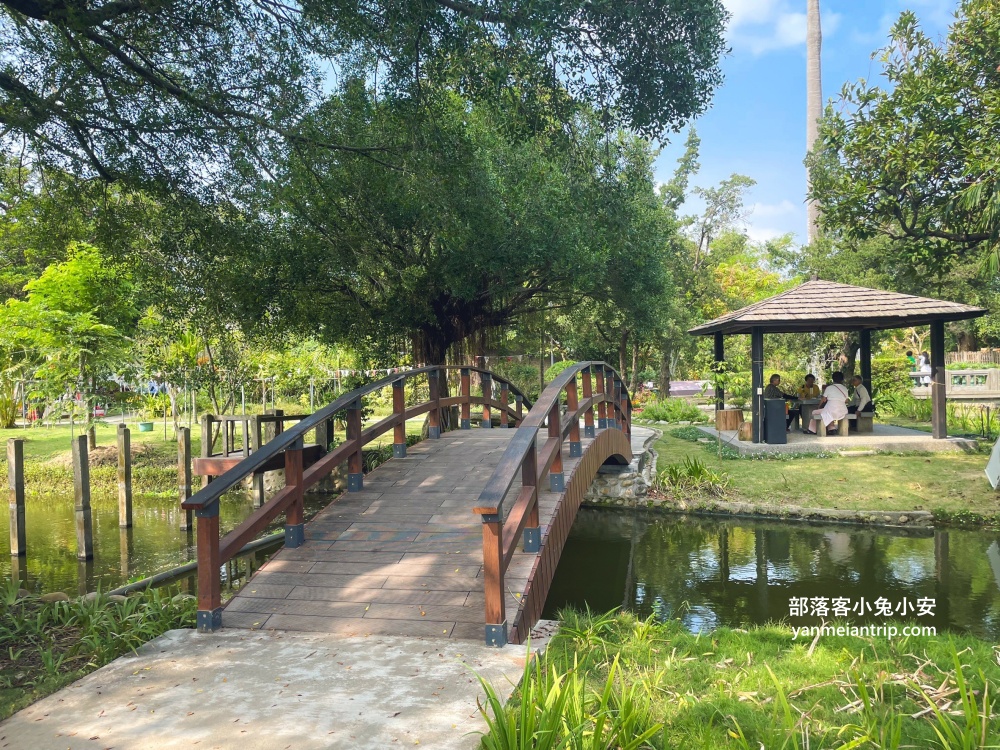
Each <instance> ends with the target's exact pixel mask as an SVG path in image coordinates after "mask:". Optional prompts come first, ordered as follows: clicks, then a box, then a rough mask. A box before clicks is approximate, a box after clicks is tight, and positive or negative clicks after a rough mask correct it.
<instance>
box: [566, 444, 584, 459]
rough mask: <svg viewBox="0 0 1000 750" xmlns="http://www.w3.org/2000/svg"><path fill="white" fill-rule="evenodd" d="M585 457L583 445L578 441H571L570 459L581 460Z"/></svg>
mask: <svg viewBox="0 0 1000 750" xmlns="http://www.w3.org/2000/svg"><path fill="white" fill-rule="evenodd" d="M582 455H583V445H582V444H581V443H580V442H578V441H576V442H575V441H573V440H570V441H569V457H570V458H579V457H580V456H582Z"/></svg>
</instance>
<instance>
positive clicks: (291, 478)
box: [285, 440, 306, 547]
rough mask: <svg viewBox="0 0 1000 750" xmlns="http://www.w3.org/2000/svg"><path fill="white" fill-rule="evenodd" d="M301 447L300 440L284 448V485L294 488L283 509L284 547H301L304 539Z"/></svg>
mask: <svg viewBox="0 0 1000 750" xmlns="http://www.w3.org/2000/svg"><path fill="white" fill-rule="evenodd" d="M302 449H303V444H302V441H301V440H299V441H297V442H296V443H294V444H293V445H292V446H290V447H288V448H286V449H285V486H286V487H293V488H294V490H293V497H292V501H291V503H290V504H289V506H288V509H287V510H286V511H285V546H286V547H301V546H302V544H303V543H304V542H305V540H306V532H305V528H306V527H305V507H304V500H303V487H302V471H303V458H302Z"/></svg>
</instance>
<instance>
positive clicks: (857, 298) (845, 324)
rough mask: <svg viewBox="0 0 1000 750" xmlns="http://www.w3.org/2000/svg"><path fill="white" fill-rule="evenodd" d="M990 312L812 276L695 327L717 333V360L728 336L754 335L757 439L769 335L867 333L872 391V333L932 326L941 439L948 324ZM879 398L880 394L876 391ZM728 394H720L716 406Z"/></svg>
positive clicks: (865, 354)
mask: <svg viewBox="0 0 1000 750" xmlns="http://www.w3.org/2000/svg"><path fill="white" fill-rule="evenodd" d="M987 312H988V311H987V310H984V309H983V308H981V307H973V306H971V305H962V304H959V303H957V302H947V301H945V300H937V299H931V298H928V297H916V296H913V295H910V294H898V293H897V292H887V291H884V290H881V289H867V288H865V287H860V286H850V285H849V284H838V283H835V282H832V281H821V280H816V279H814V280H812V281H807V282H805V283H804V284H800V285H799V286H797V287H795V288H794V289H789V290H788V291H787V292H782V293H781V294H776V295H775V296H773V297H769V298H768V299H765V300H762V301H760V302H755V303H754V304H752V305H748V306H747V307H744V308H743V309H741V310H737V311H735V312H731V313H728V314H726V315H723V316H722V317H720V318H716V319H715V320H713V321H710V322H708V323H703V324H701V325H699V326H695V327H694V328H692V329H690V330H689V331H688V333H690V334H692V335H694V336H714V337H715V361H716V362H721V361H723V360H725V344H724V341H725V337H726V336H727V335H732V334H750V360H751V414H752V417H751V418H752V420H753V442H755V443H759V442H761V440H762V438H763V432H762V431H761V414H762V412H763V393H764V334H766V333H813V332H815V333H824V332H830V331H858V332H860V334H861V356H860V360H861V372H860V375H861V378H862V380H864V382H865V385H866V386H867V388H868V390H869V392H870V393H871V392H872V386H871V382H872V337H871V332H872V331H881V330H885V329H890V328H910V327H912V326H922V325H929V326H930V329H931V351H930V355H931V400H932V416H931V425H932V427H933V436H934V437H935V438H946V437H947V436H948V415H947V409H946V406H945V404H946V396H945V363H944V324H945V323H947V322H949V321H954V320H966V319H969V318H978V317H979V316H981V315H985V314H986V313H987ZM872 399H873V400H876V403H877V394H875V393H872ZM724 401H725V394H724V393H723V391H722V390H721V389H719V390H718V391H717V392H716V394H715V408H716V410H718V409H722V408H724Z"/></svg>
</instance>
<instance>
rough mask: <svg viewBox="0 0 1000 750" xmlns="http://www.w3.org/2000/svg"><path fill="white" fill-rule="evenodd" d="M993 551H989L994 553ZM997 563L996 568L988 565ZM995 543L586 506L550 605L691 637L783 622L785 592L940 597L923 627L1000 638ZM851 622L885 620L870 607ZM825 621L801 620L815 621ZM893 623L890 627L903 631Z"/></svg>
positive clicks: (992, 539) (964, 535)
mask: <svg viewBox="0 0 1000 750" xmlns="http://www.w3.org/2000/svg"><path fill="white" fill-rule="evenodd" d="M991 549H993V552H991V553H989V554H988V550H991ZM991 556H992V558H993V559H994V560H995V563H994V564H992V565H991ZM998 583H1000V546H998V545H997V543H996V535H995V534H989V533H985V532H972V531H931V530H899V531H896V530H891V531H885V530H879V531H875V530H872V529H865V528H857V527H846V526H818V525H807V524H790V523H785V524H782V523H766V522H762V523H755V522H753V521H750V520H745V519H739V520H733V519H728V518H726V519H715V518H693V517H682V516H672V515H671V516H667V515H658V514H653V513H649V514H647V513H644V512H642V511H639V512H634V513H633V512H616V511H607V510H600V511H596V510H582V511H581V512H580V515H579V516H578V518H577V521H576V524H575V525H574V526H573V531H572V533H571V534H570V538H569V540H568V541H567V543H566V549H565V551H564V553H563V557H562V559H561V561H560V564H559V568H558V570H557V571H556V576H555V580H554V581H553V584H552V589H551V591H550V594H549V598H548V601H547V602H546V611H545V616H547V617H551V616H553V615H554V613H555V612H556V610H557V609H558V608H559V607H561V606H564V605H566V604H573V605H575V606H580V607H582V606H583V605H584V604H589V606H590V607H591V609H593V610H598V611H605V610H608V609H611V608H612V607H615V606H625V607H626V608H628V609H631V610H633V611H635V612H636V613H638V614H639V615H642V616H647V615H650V614H654V615H655V616H656V617H658V618H661V619H664V618H668V617H679V618H680V619H681V620H682V621H683V622H684V624H685V626H686V627H687V628H689V629H690V630H692V631H697V630H707V629H711V628H713V627H716V626H719V625H730V626H740V625H746V624H750V623H764V622H768V621H775V620H782V619H786V618H788V615H789V598H790V597H828V598H830V599H832V598H833V597H847V598H849V599H851V600H852V602H855V603H856V602H857V601H858V600H859V599H860V598H861V597H864V599H865V601H866V602H869V603H871V602H874V601H875V600H876V599H878V598H879V597H884V598H886V599H887V600H889V601H890V602H892V603H896V602H899V601H901V600H903V599H904V598H906V599H907V600H909V601H911V602H915V601H916V600H917V599H919V598H933V599H936V603H937V604H936V611H935V614H934V616H925V617H920V618H919V619H917V618H912V619H914V620H915V621H917V622H919V623H920V624H924V625H934V626H936V627H937V628H938V629H939V631H940V630H942V629H945V628H950V629H955V630H963V631H969V632H972V633H974V634H976V635H978V636H980V637H983V638H997V637H1000V588H998ZM848 619H849V620H850V621H851V622H854V623H858V624H860V623H862V622H871V623H884V622H886V619H885V618H883V617H878V616H876V614H875V613H874V612H866V613H863V614H862V613H858V614H853V613H852V614H851V616H850V617H849V618H848ZM820 621H821V619H820V618H818V617H806V618H796V619H795V620H794V621H791V620H790V622H794V624H796V625H807V624H817V623H819V622H820ZM898 622H899V621H898V620H896V623H895V624H898Z"/></svg>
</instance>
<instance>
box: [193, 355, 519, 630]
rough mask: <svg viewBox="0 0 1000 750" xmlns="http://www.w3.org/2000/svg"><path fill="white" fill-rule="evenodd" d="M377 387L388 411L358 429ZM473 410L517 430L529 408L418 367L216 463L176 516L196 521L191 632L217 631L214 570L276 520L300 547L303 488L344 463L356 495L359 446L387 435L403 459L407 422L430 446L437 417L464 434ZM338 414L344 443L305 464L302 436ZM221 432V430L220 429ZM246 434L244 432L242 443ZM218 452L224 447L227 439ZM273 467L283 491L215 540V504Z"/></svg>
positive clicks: (498, 390)
mask: <svg viewBox="0 0 1000 750" xmlns="http://www.w3.org/2000/svg"><path fill="white" fill-rule="evenodd" d="M452 370H458V371H459V374H460V381H459V383H460V386H459V387H460V392H459V394H458V395H456V396H442V390H443V389H442V382H441V381H442V378H446V377H447V375H448V372H449V371H452ZM472 372H478V373H479V374H480V378H481V380H482V395H480V396H473V395H472V393H471V388H470V385H471V373H472ZM422 377H426V378H427V392H428V396H429V398H428V400H427V401H424V402H421V403H419V404H416V405H413V406H406V391H405V388H406V383H407V381H413V380H415V379H417V378H422ZM383 388H392V404H393V412H392V414H390V415H389V416H388V417H385V418H384V419H382V420H380V421H378V422H376V423H375V424H373V425H370V426H369V427H367V428H365V427H364V426H363V425H362V419H361V399H362V398H364V397H365V396H368V395H370V394H372V393H375V392H376V391H379V390H381V389H383ZM511 395H513V396H514V404H511V403H510V397H511ZM474 404H477V405H481V406H482V409H483V425H482V426H483V427H489V426H491V417H492V413H493V412H494V411H496V412H498V413H499V423H500V427H506V426H508V424H510V423H511V422H512V423H513V424H514V425H515V426H517V425H518V424H519V423H520V422H521V420H522V418H523V415H524V413H523V410H524V407H525V406H527V407H529V408H530V404H529V403H527V400H526V399H525V397H524V395H523V394H522V393H521V392H520V391H519V390H518V389H517V388H516V387H515V386H514V385H513V384H512V383H510V382H509V381H507V380H505V379H503V378H501V377H499V376H497V375H494V374H493V373H491V372H489V371H488V370H482V369H479V368H475V367H445V366H432V367H420V368H416V369H413V370H407V371H403V372H397V373H392V374H390V375H388V376H386V377H384V378H382V379H381V380H378V381H376V382H374V383H371V384H369V385H366V386H363V387H361V388H358V389H356V390H354V391H351V392H350V393H345V394H344V395H342V396H340V397H339V398H338V399H337V400H336V401H334V402H333V403H331V404H329V405H327V406H325V407H323V408H322V409H319V410H318V411H316V412H314V413H313V414H310V415H309V416H306V417H301V418H299V419H300V421H299V422H298V423H297V424H296V425H294V426H293V427H290V428H288V429H280V428H279V429H278V430H277V434H275V435H274V437H273V439H271V440H270V441H268V442H266V443H264V444H263V445H260V446H259V447H255V446H253V444H252V443H253V441H251V445H250V446H246V444H245V443H244V446H243V448H241V449H240V452H241V454H242V451H244V450H246V451H247V455H246V456H245V457H240V458H239V460H238V462H237V463H236V464H235V465H233V466H230V467H228V468H227V467H225V466H223V465H221V464H220V465H219V467H218V469H219V471H220V473H219V475H217V476H213V475H211V474H209V475H208V477H209V479H210V481H209V482H208V483H207V484H206V485H205V486H204V487H203V488H202V489H201V490H199V491H198V492H197V493H195V494H194V495H193V496H192V497H190V498H188V499H187V500H185V501H184V502H182V503H181V507H182V508H183V509H184V510H188V511H193V512H194V514H195V516H196V517H197V519H198V523H197V526H198V528H197V549H198V630H199V631H201V632H213V631H215V630H217V629H218V628H219V627H221V625H222V595H221V573H220V570H221V566H222V565H223V564H225V563H226V562H227V561H228V560H230V559H232V558H233V556H235V555H236V554H237V553H238V552H239V550H240V549H241V548H242V547H243V546H244V545H245V544H246V543H247V542H249V541H251V540H253V539H255V538H256V537H257V536H258V535H259V534H260V533H261V532H262V531H263V530H264V529H265V528H267V526H268V525H269V524H271V523H272V522H273V521H274V520H275V519H277V518H278V516H279V515H281V514H282V513H284V514H285V546H286V547H298V546H300V545H301V544H302V543H303V541H304V540H305V524H304V517H303V515H304V508H303V493H304V492H305V491H306V490H307V489H308V488H309V487H311V486H313V485H315V484H316V483H317V482H319V481H320V480H321V479H323V478H324V477H326V476H327V475H329V474H330V472H331V471H333V469H335V468H336V467H337V466H339V465H340V464H342V463H344V462H345V461H346V462H347V467H348V492H356V491H360V490H361V489H362V488H363V486H364V478H363V474H362V457H361V449H362V448H364V446H366V445H367V444H368V443H370V442H372V441H373V440H375V439H376V438H378V437H380V436H381V435H383V434H385V433H386V432H388V431H390V430H392V431H393V455H394V456H405V455H406V421H407V420H408V419H412V418H414V417H418V416H421V415H423V414H428V415H429V416H428V435H429V437H430V438H431V439H434V438H439V437H440V436H441V431H442V424H444V419H443V418H442V416H443V413H444V411H445V410H450V409H451V407H453V406H458V407H460V409H461V413H462V426H464V427H468V426H469V421H470V410H471V407H472V405H474ZM340 412H346V420H345V421H346V436H345V440H344V442H343V443H341V444H340V445H337V446H336V447H334V448H333V449H332V450H329V451H326V452H323V451H320V453H321V454H322V455H319V456H318V457H317V458H315V460H314V461H313V462H311V463H308V465H307V461H306V458H305V456H304V453H305V435H306V433H308V432H309V431H315V430H316V429H317V428H320V429H321V430H323V429H327V430H329V431H328V432H327V433H326V434H328V435H330V434H332V421H333V419H334V416H335V415H337V414H338V413H340ZM211 419H213V418H210V420H211ZM214 419H218V418H214ZM285 419H290V417H285ZM240 420H242V417H241V418H240ZM240 420H232V419H231V420H228V422H230V423H234V424H235V423H237V422H239V421H240ZM265 421H266V420H265ZM210 424H211V421H209V425H210ZM245 424H246V423H244V425H245ZM279 424H281V423H280V422H279ZM225 429H226V430H227V431H228V430H229V427H228V425H227V426H226V428H225ZM246 429H247V428H246V427H244V433H243V434H244V437H245V436H246V431H245V430H246ZM252 434H253V432H252V430H251V435H252ZM224 445H225V446H226V447H228V446H229V443H228V439H227V441H226V442H225V443H224ZM320 447H322V446H320ZM226 458H229V459H230V460H232V457H208V460H222V459H226ZM281 466H283V467H284V469H285V486H284V487H283V488H282V489H281V490H279V491H278V492H277V493H275V495H274V496H273V497H271V498H270V499H269V500H268V501H267V502H266V503H264V504H263V505H262V506H261V507H259V508H258V509H257V510H255V511H254V512H253V513H251V514H250V515H249V516H248V517H247V518H246V520H244V521H243V522H242V523H241V524H240V525H239V526H237V527H236V528H235V529H233V530H232V531H230V532H229V533H228V534H226V536H225V537H223V538H221V539H220V535H219V498H221V497H222V495H223V494H224V493H225V492H227V491H228V490H230V489H232V488H233V487H235V486H237V485H238V484H240V483H241V482H243V480H245V479H246V478H247V477H250V476H255V475H258V474H260V473H261V472H263V471H266V470H267V469H268V468H269V467H277V468H280V467H281ZM223 469H224V470H223Z"/></svg>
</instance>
